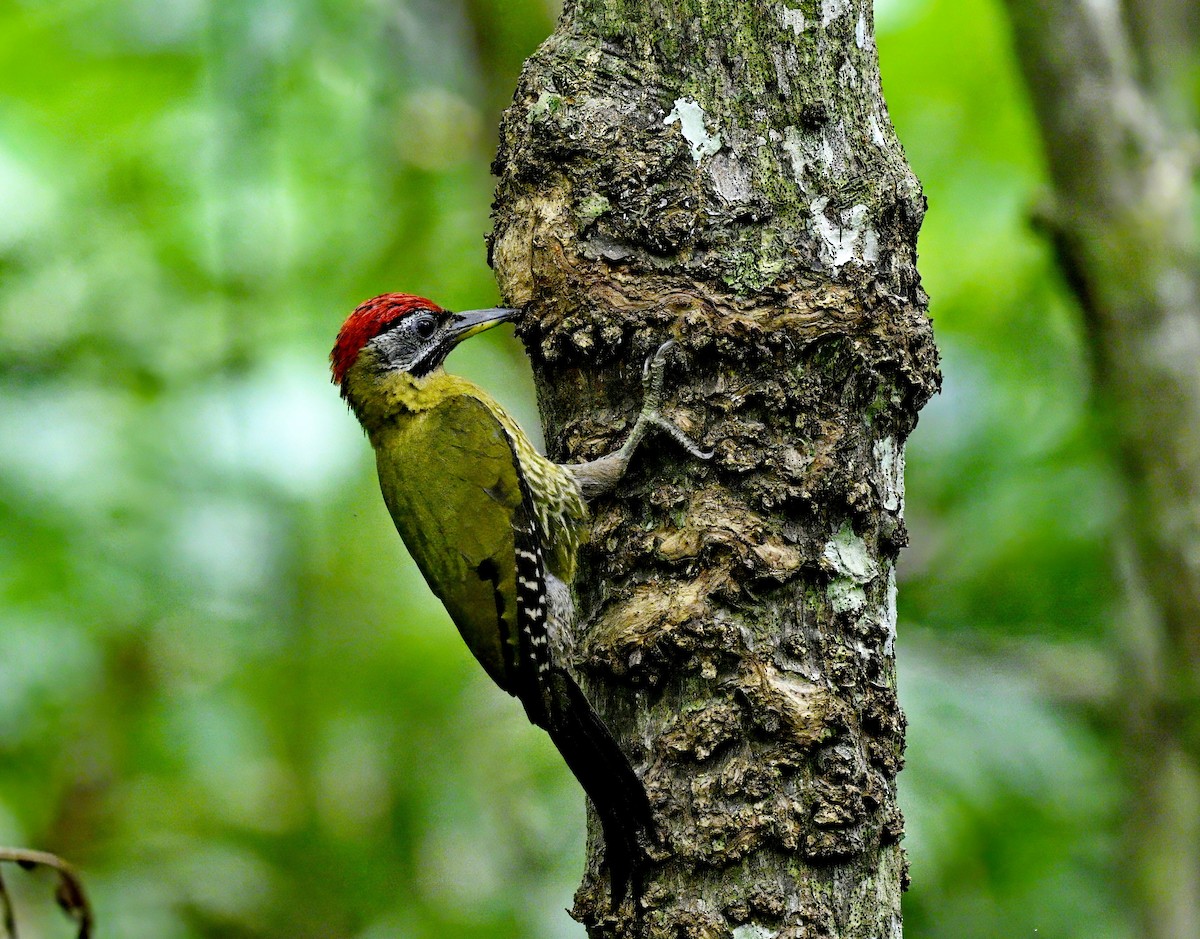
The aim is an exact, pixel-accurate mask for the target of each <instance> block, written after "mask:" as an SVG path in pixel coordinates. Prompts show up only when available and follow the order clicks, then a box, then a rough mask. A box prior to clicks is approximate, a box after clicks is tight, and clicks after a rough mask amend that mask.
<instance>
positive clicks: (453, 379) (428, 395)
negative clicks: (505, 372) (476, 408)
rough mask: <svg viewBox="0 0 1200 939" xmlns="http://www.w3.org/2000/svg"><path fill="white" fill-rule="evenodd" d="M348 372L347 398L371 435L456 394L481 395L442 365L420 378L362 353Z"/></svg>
mask: <svg viewBox="0 0 1200 939" xmlns="http://www.w3.org/2000/svg"><path fill="white" fill-rule="evenodd" d="M359 359H360V360H363V359H365V361H359V362H355V364H354V365H353V366H352V367H351V369H350V371H349V372H348V373H347V374H346V400H347V401H348V402H349V403H350V407H351V408H352V409H353V411H354V414H355V416H356V417H357V418H358V420H359V423H360V424H362V426H363V430H365V431H366V432H367V434H368V435H369V436H371V437H374V436H375V434H376V433H377V432H378V431H380V430H383V429H384V428H386V427H390V426H393V425H394V424H395V423H396V421H397V420H402V419H403V418H405V417H408V416H412V415H414V414H420V413H421V412H422V411H428V410H430V409H431V408H434V407H437V405H439V404H440V403H441V402H443V401H445V400H446V399H447V398H450V397H453V396H455V395H462V394H473V395H478V394H479V393H480V392H479V389H478V388H477V387H476V386H475V385H473V384H472V383H471V382H469V381H467V380H466V379H465V378H459V377H458V376H457V375H447V374H446V373H445V372H444V371H443V370H442V369H441V367H438V368H436V369H434V370H433V371H432V372H430V373H429V374H427V375H422V376H421V377H419V378H417V377H415V376H413V375H410V374H409V373H408V372H401V371H394V370H383V369H380V368H379V367H378V365H377V363H375V362H372V361H371V360H370V359H369V358H367V357H366V356H359Z"/></svg>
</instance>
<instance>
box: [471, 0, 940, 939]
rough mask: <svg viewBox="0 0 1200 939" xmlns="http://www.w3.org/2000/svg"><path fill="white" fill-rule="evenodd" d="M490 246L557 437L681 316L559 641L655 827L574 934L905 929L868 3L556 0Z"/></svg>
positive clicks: (890, 398) (598, 404) (894, 525)
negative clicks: (650, 442) (629, 766)
mask: <svg viewBox="0 0 1200 939" xmlns="http://www.w3.org/2000/svg"><path fill="white" fill-rule="evenodd" d="M495 169H496V172H497V174H498V175H499V177H500V183H499V189H498V194H497V199H496V206H495V231H494V233H493V240H492V263H493V266H494V267H495V270H496V275H497V278H498V280H499V282H500V285H501V289H502V292H503V294H504V297H505V299H506V302H508V303H509V304H510V305H515V306H522V307H524V308H525V311H526V319H525V322H524V324H523V327H522V334H523V337H524V339H525V342H526V344H527V345H528V347H529V351H530V355H531V357H532V359H533V363H534V371H535V375H536V378H537V383H538V393H539V400H540V404H541V408H542V414H543V416H544V419H545V424H546V432H547V438H548V440H549V441H550V447H551V452H552V455H553V456H554V457H555V458H557V459H559V460H561V461H564V462H574V461H578V460H583V459H590V458H593V457H596V456H598V455H600V454H601V453H603V452H607V451H608V450H611V449H612V448H613V447H614V446H615V445H616V444H617V443H619V442H620V439H621V437H622V434H623V433H624V431H625V430H627V429H628V427H629V426H630V421H631V418H632V417H633V415H635V414H636V412H637V405H638V401H639V396H640V381H639V378H640V370H641V364H642V361H643V359H644V357H645V356H646V355H647V354H648V353H650V352H651V351H653V349H654V348H655V347H656V346H657V345H658V344H659V343H660V342H662V341H663V340H664V339H666V338H669V337H673V338H675V339H676V340H677V341H678V342H679V345H680V346H681V348H682V353H683V354H682V355H681V356H680V359H679V362H678V364H677V365H676V367H675V369H674V371H673V372H672V373H671V378H670V379H669V381H673V382H674V385H673V387H675V388H676V389H677V392H676V394H675V398H674V401H673V404H672V411H671V415H672V417H673V418H674V419H675V420H676V421H678V422H679V423H680V424H681V425H682V426H683V427H684V428H685V429H687V430H689V431H692V432H694V433H697V434H699V435H700V436H701V437H702V439H703V440H704V441H705V443H706V445H707V446H710V447H712V448H714V449H715V451H716V455H715V457H714V458H713V459H712V460H711V461H709V462H707V463H701V462H699V461H693V460H691V459H689V458H688V457H686V456H685V455H683V454H682V452H681V451H679V450H678V449H675V448H674V446H673V444H671V443H670V442H669V441H667V440H665V438H663V442H662V445H661V446H653V447H646V448H645V450H646V452H643V453H642V454H641V455H640V456H639V457H638V459H636V460H635V465H634V468H633V471H632V472H631V474H630V476H629V477H628V478H627V479H626V481H625V483H624V484H623V486H622V488H621V490H620V493H619V495H618V496H616V497H615V498H612V499H606V500H602V501H601V502H599V503H597V504H596V505H594V506H593V520H592V534H591V539H590V543H589V544H588V546H586V547H585V548H584V550H583V554H582V558H581V569H580V575H579V578H578V581H577V584H576V587H577V592H578V595H579V610H580V615H579V624H580V644H579V647H578V662H579V666H580V669H581V672H582V674H583V675H584V678H585V680H586V685H587V690H588V693H589V694H590V695H591V697H592V699H593V701H594V702H595V704H596V706H597V708H598V709H599V710H600V711H601V712H602V713H603V714H604V715H605V717H606V719H607V720H608V722H609V724H610V726H611V727H612V729H613V731H614V733H616V735H617V736H618V738H619V739H620V740H621V741H622V743H623V745H624V747H625V749H626V751H627V752H628V753H629V754H630V755H631V758H632V761H633V763H634V765H635V767H636V768H637V770H638V772H639V774H640V775H641V776H642V777H643V779H644V781H645V784H646V787H647V790H648V792H649V795H650V798H651V801H652V802H653V804H654V807H655V811H656V815H657V817H658V819H659V822H660V825H661V827H662V833H663V841H664V847H663V849H662V850H661V851H660V852H659V853H658V856H657V861H658V863H657V865H656V867H655V868H654V870H653V871H652V872H651V874H650V877H649V879H648V882H647V887H646V890H645V892H644V894H643V898H642V904H641V909H639V910H638V911H637V912H636V913H635V912H634V911H633V910H632V908H631V905H630V904H628V903H626V904H624V905H623V906H622V908H621V909H620V910H619V911H613V910H612V909H611V904H610V901H609V897H608V893H607V891H608V886H607V882H606V879H605V877H604V876H603V871H602V869H601V866H600V864H601V859H602V857H603V851H602V845H601V844H600V843H599V832H598V827H597V826H596V825H595V824H594V820H593V824H592V825H591V837H590V839H589V841H590V843H589V863H588V867H587V870H586V873H585V875H584V881H583V884H582V886H581V887H580V888H579V891H578V893H577V894H576V898H575V901H576V902H575V908H574V911H573V914H574V916H575V917H576V918H577V919H579V920H580V921H581V922H583V923H584V924H586V926H587V927H588V932H589V935H591V936H606V937H607V936H630V937H635V936H636V937H643V936H645V937H667V936H670V937H696V939H699V937H706V939H707V937H713V939H716V937H727V936H730V935H733V936H735V937H737V939H757V937H767V936H770V937H776V936H779V937H800V936H804V937H820V936H824V937H838V939H859V937H861V939H868V937H870V939H879V937H898V936H899V935H900V934H901V921H900V893H901V890H902V889H903V884H904V880H905V873H904V867H905V861H904V854H903V851H902V849H901V847H900V844H899V841H900V837H901V835H902V832H903V822H902V819H901V815H900V812H899V809H898V808H897V804H896V773H897V771H898V770H899V769H900V765H901V761H902V751H903V743H904V717H903V714H902V713H901V711H900V707H899V705H898V703H897V700H896V675H895V660H894V655H893V650H894V642H895V629H896V606H895V597H896V585H895V575H894V570H893V568H894V563H895V559H896V555H897V553H898V551H899V550H900V548H901V547H902V546H903V545H904V543H905V540H906V534H905V529H904V523H903V520H902V510H903V468H904V443H905V439H906V438H907V436H908V434H909V432H910V431H911V430H912V428H913V426H914V425H915V423H916V419H917V411H918V410H919V409H920V407H921V406H922V405H923V404H924V403H925V401H926V400H927V399H928V398H929V396H930V395H931V394H932V393H933V392H934V391H935V390H936V387H937V384H938V381H939V376H938V372H937V364H936V353H935V350H934V347H933V343H932V335H931V331H930V326H929V321H928V318H927V317H926V315H925V304H926V298H925V295H924V293H923V292H922V290H921V287H920V281H919V279H918V276H917V272H916V268H915V261H916V239H917V231H918V228H919V226H920V223H921V218H922V214H923V211H924V198H923V197H922V195H921V192H920V188H919V185H918V183H917V181H916V179H915V178H914V177H913V175H912V173H911V171H910V170H909V168H908V166H907V164H906V162H905V159H904V154H903V151H902V149H901V147H900V145H899V143H898V142H897V140H896V137H895V134H894V132H893V129H892V126H891V122H890V120H889V117H888V113H887V109H886V107H885V105H884V102H883V97H882V93H881V90H880V84H879V71H878V65H877V58H876V49H875V41H874V32H873V24H872V13H871V4H870V2H869V0H822V2H821V3H820V4H819V5H818V4H814V3H804V4H803V5H802V8H797V9H789V8H788V7H787V6H786V5H784V4H779V3H767V2H765V0H671V2H667V0H567V3H566V8H565V10H564V11H563V14H562V18H561V20H560V22H559V24H558V27H557V30H556V32H555V33H554V35H553V36H551V37H550V39H549V40H547V42H546V43H545V44H544V45H543V46H542V47H541V48H540V49H539V50H538V51H537V53H536V54H535V55H534V56H533V57H532V58H531V59H530V60H529V61H528V62H527V63H526V67H525V71H524V73H523V75H522V78H521V81H520V84H519V87H518V89H517V92H516V96H515V99H514V103H513V105H512V107H511V108H510V109H509V110H508V112H507V114H506V116H505V119H504V123H503V126H502V128H501V145H500V152H499V156H498V158H497V161H496V165H495Z"/></svg>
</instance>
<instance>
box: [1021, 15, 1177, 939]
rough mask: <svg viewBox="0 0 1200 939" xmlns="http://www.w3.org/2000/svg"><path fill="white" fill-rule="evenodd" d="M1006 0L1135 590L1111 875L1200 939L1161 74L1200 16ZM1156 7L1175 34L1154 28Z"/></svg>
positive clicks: (1170, 144) (1125, 647) (1172, 87)
mask: <svg viewBox="0 0 1200 939" xmlns="http://www.w3.org/2000/svg"><path fill="white" fill-rule="evenodd" d="M1008 6H1009V11H1010V14H1011V18H1012V22H1013V25H1014V34H1015V38H1016V47H1017V51H1018V55H1019V58H1020V61H1021V65H1022V68H1023V70H1024V73H1025V77H1026V80H1027V83H1028V85H1029V88H1030V91H1031V94H1032V98H1033V103H1034V106H1035V110H1036V112H1037V116H1038V121H1039V123H1040V126H1041V130H1042V136H1043V140H1044V142H1045V150H1046V157H1047V162H1048V165H1049V169H1050V176H1051V179H1052V182H1053V190H1054V191H1053V198H1052V202H1051V205H1050V207H1049V210H1048V211H1046V212H1044V213H1043V216H1044V222H1045V224H1046V226H1047V228H1048V230H1049V232H1050V234H1051V236H1052V238H1053V242H1054V245H1055V249H1056V251H1057V255H1058V259H1059V261H1060V265H1061V267H1062V269H1063V271H1064V272H1065V274H1066V277H1067V280H1068V282H1069V283H1070V286H1071V287H1072V289H1073V291H1074V293H1075V294H1076V296H1077V297H1078V299H1079V303H1080V306H1081V307H1082V310H1083V313H1084V316H1085V319H1086V325H1087V336H1088V341H1089V344H1090V347H1091V350H1092V358H1093V362H1094V366H1095V374H1096V383H1097V389H1098V392H1099V394H1098V405H1099V410H1100V413H1101V417H1102V421H1101V429H1102V432H1103V433H1104V435H1105V440H1106V441H1107V443H1108V444H1109V446H1110V447H1111V448H1112V451H1113V453H1114V455H1115V457H1116V461H1117V464H1118V466H1119V468H1120V471H1121V474H1122V477H1123V480H1124V483H1125V495H1126V503H1127V504H1126V507H1125V508H1126V512H1125V524H1124V532H1125V533H1126V535H1127V537H1128V541H1129V545H1130V549H1131V550H1129V551H1128V554H1129V560H1130V563H1129V564H1128V565H1126V567H1127V569H1128V571H1129V573H1130V576H1129V578H1128V581H1129V582H1130V584H1131V586H1132V587H1133V588H1134V590H1135V591H1136V592H1137V594H1139V596H1138V597H1136V598H1135V600H1137V601H1139V602H1131V604H1130V608H1131V609H1130V614H1129V615H1128V616H1127V617H1126V618H1125V621H1124V622H1123V623H1122V629H1121V634H1120V636H1119V637H1118V639H1119V643H1120V645H1121V649H1122V654H1123V660H1122V663H1121V669H1120V673H1121V674H1122V676H1123V678H1124V681H1125V685H1124V688H1123V689H1122V696H1121V700H1120V701H1119V702H1118V710H1119V711H1120V713H1121V720H1122V724H1123V727H1122V732H1123V735H1124V741H1125V761H1126V769H1127V772H1128V774H1129V780H1130V799H1129V803H1128V807H1127V812H1126V818H1127V830H1126V833H1125V837H1126V850H1125V852H1123V861H1122V864H1121V873H1122V874H1123V876H1124V877H1125V879H1126V882H1127V886H1128V888H1129V891H1130V898H1131V901H1132V905H1133V908H1134V909H1135V910H1136V911H1137V912H1138V915H1139V917H1140V921H1141V922H1140V925H1141V935H1143V936H1145V937H1150V939H1154V937H1162V939H1168V937H1177V936H1194V935H1200V863H1197V860H1196V852H1195V845H1196V839H1197V838H1198V837H1200V242H1198V241H1197V238H1196V232H1195V228H1194V216H1193V205H1194V202H1193V199H1194V172H1195V166H1196V157H1197V153H1198V151H1197V147H1196V137H1195V134H1194V132H1188V131H1187V128H1185V127H1184V126H1182V125H1181V124H1180V123H1178V115H1179V114H1180V113H1183V112H1185V111H1187V110H1188V109H1186V108H1183V107H1181V105H1180V101H1181V99H1180V98H1179V96H1178V86H1177V85H1176V84H1175V82H1174V80H1173V79H1170V78H1168V77H1167V76H1168V75H1170V74H1172V73H1171V71H1170V69H1171V67H1172V65H1175V66H1177V64H1178V61H1179V59H1178V56H1177V55H1176V54H1175V51H1174V46H1175V44H1176V40H1177V38H1178V33H1179V32H1182V31H1184V29H1185V24H1187V23H1191V24H1192V29H1193V32H1192V35H1194V25H1195V21H1196V14H1195V10H1194V6H1193V5H1191V4H1188V5H1184V4H1181V3H1175V2H1172V0H1161V2H1158V0H1156V2H1154V3H1147V4H1146V9H1139V10H1138V11H1137V15H1136V16H1133V17H1131V18H1130V19H1131V20H1132V22H1133V23H1134V24H1135V25H1136V26H1137V27H1138V28H1136V29H1133V30H1131V29H1130V28H1128V24H1127V22H1126V20H1125V19H1124V18H1123V17H1122V9H1121V7H1120V6H1119V5H1118V4H1117V3H1115V2H1112V3H1096V2H1094V0H1037V2H1034V0H1008ZM1140 6H1141V5H1140V4H1135V3H1131V4H1129V7H1130V8H1131V9H1132V8H1134V7H1140ZM1152 9H1157V10H1159V11H1160V12H1163V13H1165V14H1171V15H1173V17H1174V20H1175V21H1176V23H1177V30H1176V31H1175V32H1171V31H1168V32H1166V33H1164V32H1163V31H1162V30H1161V29H1159V28H1158V25H1156V24H1154V23H1153V19H1154V17H1153V16H1151V15H1149V14H1150V12H1151V11H1152ZM1156 37H1157V38H1156ZM1157 42H1166V45H1165V46H1163V47H1161V48H1158V49H1157V50H1156V43H1157ZM1191 54H1192V55H1193V56H1194V54H1195V50H1194V49H1192V50H1191ZM1152 62H1159V63H1160V64H1161V65H1162V70H1160V71H1156V70H1155V69H1154V68H1151V67H1150V66H1149V63H1152ZM1139 63H1141V65H1140V66H1139Z"/></svg>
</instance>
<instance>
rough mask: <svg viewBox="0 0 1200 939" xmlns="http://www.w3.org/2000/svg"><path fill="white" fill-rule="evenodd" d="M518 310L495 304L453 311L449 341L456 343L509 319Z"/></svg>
mask: <svg viewBox="0 0 1200 939" xmlns="http://www.w3.org/2000/svg"><path fill="white" fill-rule="evenodd" d="M518 312H520V311H519V310H509V309H506V308H505V307H499V306H496V307H492V308H491V309H488V310H467V311H466V312H465V313H455V314H454V319H453V320H451V321H450V329H449V333H450V341H451V342H452V343H453V344H454V345H458V344H459V343H460V342H462V341H463V340H464V339H467V338H469V337H471V336H474V335H475V334H476V333H481V332H483V331H484V330H485V329H491V328H492V327H493V326H498V325H499V324H500V323H505V322H507V321H508V320H511V319H512V318H513V317H514V316H516V315H517V313H518Z"/></svg>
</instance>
